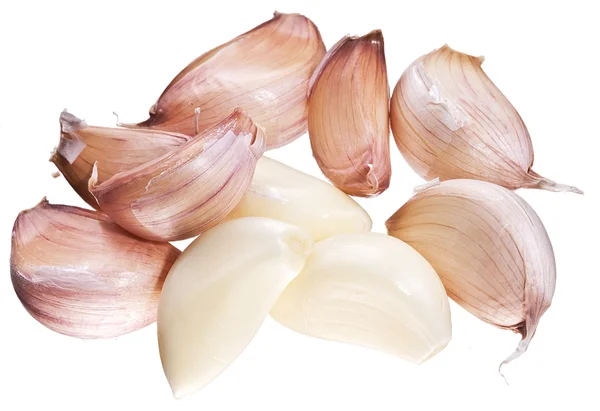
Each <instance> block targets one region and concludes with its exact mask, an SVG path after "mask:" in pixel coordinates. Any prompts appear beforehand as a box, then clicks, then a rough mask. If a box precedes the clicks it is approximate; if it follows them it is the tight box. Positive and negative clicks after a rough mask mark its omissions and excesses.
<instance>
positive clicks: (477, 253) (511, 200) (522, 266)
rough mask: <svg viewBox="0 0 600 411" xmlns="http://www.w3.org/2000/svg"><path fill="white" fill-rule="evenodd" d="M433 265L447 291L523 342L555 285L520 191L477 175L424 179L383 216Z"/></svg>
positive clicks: (548, 254) (548, 252) (545, 242)
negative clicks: (438, 180) (437, 180)
mask: <svg viewBox="0 0 600 411" xmlns="http://www.w3.org/2000/svg"><path fill="white" fill-rule="evenodd" d="M386 224H387V228H388V232H389V234H390V235H393V236H394V237H397V238H399V239H401V240H402V241H406V242H407V243H408V244H410V245H411V246H413V247H414V248H415V249H416V250H417V251H418V252H420V253H421V254H422V255H423V256H424V257H425V258H426V259H427V260H428V261H429V262H430V263H431V265H433V267H434V268H435V269H436V271H437V272H438V274H439V275H440V277H441V278H442V281H443V283H444V285H445V286H446V290H447V292H448V295H449V296H450V297H451V298H452V299H454V300H455V301H456V302H457V303H458V304H460V305H461V306H463V307H464V308H465V309H467V310H468V311H470V312H471V313H472V314H474V315H476V316H477V317H479V318H481V319H482V320H484V321H486V322H488V323H490V324H494V325H496V326H498V327H501V328H506V329H510V330H513V331H515V332H518V333H521V335H522V337H523V338H522V340H521V342H520V344H519V346H518V348H517V350H516V352H515V353H514V354H513V355H511V356H510V357H509V358H508V359H507V360H506V361H505V363H507V362H509V361H511V360H512V359H514V358H516V357H518V356H519V355H521V354H522V353H523V352H525V350H526V349H527V346H528V345H529V343H530V341H531V339H532V337H533V335H534V334H535V330H536V328H537V325H538V322H539V320H540V318H541V316H542V314H544V312H545V311H546V310H547V309H548V307H549V306H550V303H551V301H552V296H553V295H554V288H555V284H556V267H555V264H554V253H553V251H552V244H551V243H550V239H549V238H548V234H547V233H546V230H545V228H544V225H543V224H542V222H541V221H540V219H539V217H538V216H537V214H536V213H535V211H533V209H532V208H531V207H530V206H529V204H527V203H526V202H525V201H524V200H523V199H522V198H521V197H519V196H518V195H516V194H515V193H513V192H512V191H509V190H507V189H505V188H503V187H501V186H498V185H495V184H491V183H488V182H484V181H476V180H449V181H444V182H442V183H438V184H436V183H433V184H429V185H427V186H426V187H425V188H424V189H423V190H421V191H419V192H418V193H417V194H415V195H414V196H413V197H412V198H411V199H410V200H409V201H408V202H407V203H406V204H404V205H403V206H402V207H401V208H400V209H399V210H398V211H397V212H396V213H395V214H394V215H393V216H392V217H390V219H389V220H388V221H387V223H386Z"/></svg>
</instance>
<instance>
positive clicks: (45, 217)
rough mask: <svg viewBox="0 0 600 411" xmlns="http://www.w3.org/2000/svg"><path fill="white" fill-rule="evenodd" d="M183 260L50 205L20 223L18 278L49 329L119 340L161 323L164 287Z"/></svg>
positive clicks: (14, 275) (19, 289) (17, 285)
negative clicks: (159, 313) (158, 320)
mask: <svg viewBox="0 0 600 411" xmlns="http://www.w3.org/2000/svg"><path fill="white" fill-rule="evenodd" d="M180 254H181V252H180V251H179V250H178V249H176V248H175V247H173V246H172V245H170V244H168V243H156V242H152V241H146V240H142V239H140V238H137V237H135V236H133V235H131V234H129V233H128V232H126V231H125V230H123V229H122V228H121V227H119V226H117V225H116V224H114V223H113V222H111V221H110V219H109V218H108V217H107V216H106V215H104V214H102V213H99V212H97V211H91V210H84V209H82V208H78V207H70V206H64V205H51V204H49V203H48V202H47V201H46V199H44V200H42V202H41V203H40V204H38V205H37V206H36V207H34V208H32V209H30V210H25V211H23V212H21V213H20V214H19V216H18V217H17V220H16V221H15V224H14V228H13V233H12V248H11V257H10V271H11V279H12V283H13V286H14V289H15V291H16V293H17V296H18V297H19V300H21V302H22V303H23V306H24V307H25V308H26V309H27V311H28V312H29V313H30V314H31V315H32V316H33V317H34V318H35V319H36V320H38V321H39V322H40V323H42V324H43V325H45V326H46V327H48V328H50V329H51V330H54V331H56V332H59V333H61V334H65V335H69V336H73V337H78V338H111V337H117V336H119V335H123V334H126V333H129V332H131V331H134V330H137V329H139V328H142V327H145V326H146V325H148V324H150V323H152V322H154V321H155V319H156V310H157V306H158V298H159V294H160V290H161V288H162V284H163V282H164V279H165V277H166V275H167V273H168V271H169V269H170V268H171V266H172V264H173V263H174V262H175V260H176V258H177V257H178V256H179V255H180Z"/></svg>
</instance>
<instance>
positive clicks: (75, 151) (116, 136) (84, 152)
mask: <svg viewBox="0 0 600 411" xmlns="http://www.w3.org/2000/svg"><path fill="white" fill-rule="evenodd" d="M188 140H189V137H188V136H184V135H183V134H177V133H171V132H167V131H157V130H144V129H138V130H134V129H127V128H109V127H94V126H88V125H87V124H86V122H85V121H84V120H81V119H79V118H77V117H75V116H74V115H73V114H71V113H69V112H67V111H63V112H62V113H61V114H60V143H59V145H58V147H57V148H56V150H55V151H54V153H53V154H52V157H51V158H50V161H52V162H53V163H54V164H55V165H56V167H57V168H58V169H59V170H60V172H61V173H62V174H63V175H64V176H65V179H66V180H67V182H68V183H69V184H70V185H71V187H73V188H74V189H75V191H77V194H79V195H80V196H81V198H82V199H83V200H85V201H86V202H87V203H88V204H89V205H91V206H92V207H94V208H98V204H97V203H96V200H95V199H94V197H93V196H92V195H91V194H90V192H89V190H88V180H89V179H90V176H91V175H92V168H93V165H94V163H95V162H98V183H102V182H104V181H106V180H108V179H109V178H110V177H112V176H114V175H115V174H117V173H120V172H122V171H127V170H130V169H132V168H135V167H137V166H139V165H141V164H144V163H147V162H148V161H150V160H154V159H155V158H157V157H160V156H162V155H163V154H165V153H168V152H169V151H171V150H173V149H175V148H177V147H178V146H179V145H181V144H183V143H185V142H186V141H188Z"/></svg>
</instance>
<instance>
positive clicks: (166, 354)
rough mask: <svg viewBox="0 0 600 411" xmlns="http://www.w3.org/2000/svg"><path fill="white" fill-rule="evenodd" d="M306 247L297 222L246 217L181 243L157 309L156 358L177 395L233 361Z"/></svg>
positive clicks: (196, 386)
mask: <svg viewBox="0 0 600 411" xmlns="http://www.w3.org/2000/svg"><path fill="white" fill-rule="evenodd" d="M311 246H312V240H311V239H310V237H309V235H308V233H306V232H304V231H303V230H301V229H299V228H297V227H294V226H291V225H288V224H286V223H283V222H280V221H276V220H272V219H266V218H260V217H249V218H240V219H236V220H232V221H228V222H226V223H223V224H220V225H218V226H217V227H215V228H213V229H212V230H209V231H207V232H206V233H204V234H203V235H202V236H200V237H198V238H197V239H196V240H194V241H193V242H192V243H191V244H190V245H189V246H188V248H186V250H185V251H184V252H183V254H182V255H181V257H180V258H179V259H178V260H177V262H176V263H175V265H173V268H172V269H171V271H170V273H169V276H168V278H167V280H166V281H165V285H164V288H163V291H162V294H161V296H160V303H159V307H158V343H159V348H160V357H161V360H162V364H163V368H164V371H165V374H166V376H167V379H168V380H169V384H170V385H171V388H172V390H173V395H174V396H175V397H177V398H181V397H183V396H184V395H188V394H191V393H193V392H195V391H197V390H199V389H201V388H202V387H204V386H205V385H207V384H208V383H210V382H211V381H212V380H213V379H215V378H216V377H217V376H218V375H219V374H220V373H221V371H223V370H224V369H225V368H227V367H228V366H229V364H231V363H232V362H233V361H234V360H235V359H236V358H237V356H238V355H239V354H240V353H241V352H242V351H243V350H244V348H245V347H246V345H248V343H249V342H250V340H252V338H253V337H254V335H255V334H256V332H257V331H258V329H259V327H260V326H261V324H262V322H263V321H264V319H265V317H266V316H267V315H268V313H269V310H270V309H271V307H272V306H273V304H274V303H275V301H276V300H277V297H278V296H279V294H280V293H281V292H282V291H283V289H284V288H285V286H286V285H287V284H288V283H289V282H290V281H291V280H292V279H293V278H294V277H295V276H296V275H297V274H298V272H300V270H302V267H303V266H304V262H305V259H306V256H307V255H308V253H309V251H310V248H311Z"/></svg>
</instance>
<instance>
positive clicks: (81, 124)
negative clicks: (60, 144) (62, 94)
mask: <svg viewBox="0 0 600 411" xmlns="http://www.w3.org/2000/svg"><path fill="white" fill-rule="evenodd" d="M59 122H60V131H61V132H63V133H73V132H76V131H77V130H81V129H82V128H85V127H87V124H86V122H85V120H82V119H80V118H79V117H76V116H74V115H73V114H71V113H69V112H68V111H67V109H66V108H65V109H64V110H63V111H61V113H60V117H59Z"/></svg>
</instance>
